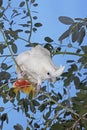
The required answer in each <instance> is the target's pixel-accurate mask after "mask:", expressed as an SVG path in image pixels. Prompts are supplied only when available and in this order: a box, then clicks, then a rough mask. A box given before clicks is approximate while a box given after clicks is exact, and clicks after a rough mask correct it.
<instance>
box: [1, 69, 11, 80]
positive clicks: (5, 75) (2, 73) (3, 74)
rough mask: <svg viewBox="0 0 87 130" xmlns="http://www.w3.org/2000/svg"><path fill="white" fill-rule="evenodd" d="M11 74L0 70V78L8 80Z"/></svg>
mask: <svg viewBox="0 0 87 130" xmlns="http://www.w3.org/2000/svg"><path fill="white" fill-rule="evenodd" d="M10 77H11V75H10V73H8V72H5V71H2V72H0V80H8V79H10Z"/></svg>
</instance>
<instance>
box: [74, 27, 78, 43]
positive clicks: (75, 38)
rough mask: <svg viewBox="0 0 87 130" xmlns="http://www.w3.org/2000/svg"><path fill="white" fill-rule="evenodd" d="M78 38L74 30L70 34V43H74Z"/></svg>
mask: <svg viewBox="0 0 87 130" xmlns="http://www.w3.org/2000/svg"><path fill="white" fill-rule="evenodd" d="M78 36H79V31H78V30H76V29H75V30H74V31H73V32H72V42H75V41H76V40H77V39H78Z"/></svg>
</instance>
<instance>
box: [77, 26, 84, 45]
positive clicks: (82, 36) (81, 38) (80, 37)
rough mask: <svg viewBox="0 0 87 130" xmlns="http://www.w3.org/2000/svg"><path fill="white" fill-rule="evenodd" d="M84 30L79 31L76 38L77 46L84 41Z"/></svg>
mask: <svg viewBox="0 0 87 130" xmlns="http://www.w3.org/2000/svg"><path fill="white" fill-rule="evenodd" d="M85 34H86V33H85V29H84V27H83V28H81V30H80V32H79V36H78V40H77V41H78V43H79V44H81V43H82V42H83V39H84V37H85Z"/></svg>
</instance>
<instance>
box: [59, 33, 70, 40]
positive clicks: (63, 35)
mask: <svg viewBox="0 0 87 130" xmlns="http://www.w3.org/2000/svg"><path fill="white" fill-rule="evenodd" d="M69 35H70V30H67V31H65V32H64V33H63V34H62V35H61V36H60V37H59V39H58V40H59V41H62V40H63V39H65V38H67V37H68V36H69Z"/></svg>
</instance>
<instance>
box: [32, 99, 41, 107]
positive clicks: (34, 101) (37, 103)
mask: <svg viewBox="0 0 87 130" xmlns="http://www.w3.org/2000/svg"><path fill="white" fill-rule="evenodd" d="M32 102H33V105H34V106H39V105H40V103H39V102H38V101H36V100H32Z"/></svg>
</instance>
